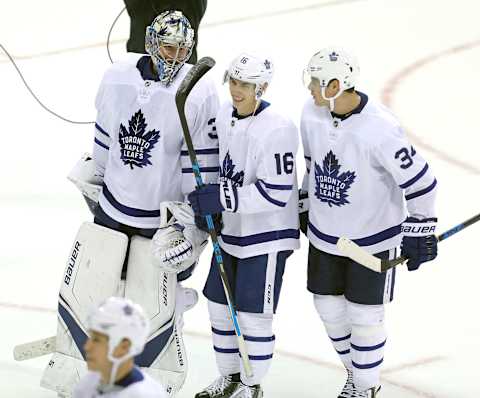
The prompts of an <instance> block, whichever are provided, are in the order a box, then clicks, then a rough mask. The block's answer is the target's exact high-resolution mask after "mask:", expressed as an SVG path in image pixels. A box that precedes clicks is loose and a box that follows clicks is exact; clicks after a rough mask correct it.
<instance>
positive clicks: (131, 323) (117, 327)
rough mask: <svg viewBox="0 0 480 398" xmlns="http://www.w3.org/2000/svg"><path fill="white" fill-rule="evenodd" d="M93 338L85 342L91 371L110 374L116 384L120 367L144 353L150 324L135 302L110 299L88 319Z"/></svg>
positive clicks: (111, 381)
mask: <svg viewBox="0 0 480 398" xmlns="http://www.w3.org/2000/svg"><path fill="white" fill-rule="evenodd" d="M88 328H89V332H90V336H89V338H88V340H87V342H86V343H85V347H84V348H85V354H86V360H87V365H88V369H90V370H92V371H97V372H100V373H102V374H109V377H110V380H109V382H110V383H113V382H114V381H115V375H116V373H117V370H118V367H119V366H120V365H121V364H122V363H124V362H125V361H127V360H129V359H131V358H133V357H134V356H135V355H138V354H140V353H141V352H142V351H143V348H144V346H145V343H146V341H147V337H148V334H149V322H148V319H147V317H146V316H145V313H144V312H143V310H142V308H141V307H140V306H139V305H137V304H134V303H133V302H132V301H130V300H128V299H125V298H120V297H110V298H109V299H107V300H106V301H104V302H103V303H102V304H101V305H100V306H99V307H98V308H97V309H96V310H94V311H93V312H92V314H91V315H90V316H89V318H88Z"/></svg>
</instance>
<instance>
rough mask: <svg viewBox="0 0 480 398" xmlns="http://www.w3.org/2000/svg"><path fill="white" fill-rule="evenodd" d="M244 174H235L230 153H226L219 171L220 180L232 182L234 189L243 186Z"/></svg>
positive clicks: (240, 172) (238, 172)
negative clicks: (225, 179) (224, 179)
mask: <svg viewBox="0 0 480 398" xmlns="http://www.w3.org/2000/svg"><path fill="white" fill-rule="evenodd" d="M244 176H245V173H244V172H243V170H242V171H237V172H235V165H234V164H233V161H232V158H231V157H230V152H227V154H226V155H225V159H223V163H222V169H221V170H220V177H221V178H228V179H229V180H232V185H233V186H234V187H241V186H243V177H244Z"/></svg>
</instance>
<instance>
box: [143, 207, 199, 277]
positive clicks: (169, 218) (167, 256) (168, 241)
mask: <svg viewBox="0 0 480 398" xmlns="http://www.w3.org/2000/svg"><path fill="white" fill-rule="evenodd" d="M207 239H208V234H206V233H205V232H203V231H200V230H199V229H198V228H197V227H196V226H195V220H194V214H193V210H192V209H191V207H190V206H189V205H188V204H186V203H182V202H162V203H161V204H160V228H159V229H158V231H157V232H156V233H155V235H154V236H153V238H152V263H153V264H154V265H156V266H157V267H159V268H161V269H162V270H163V271H165V272H171V273H179V272H182V271H185V270H186V269H187V268H189V267H190V266H192V265H193V264H194V263H195V262H196V261H197V260H198V258H199V257H200V254H201V253H202V251H203V249H204V248H205V246H206V245H207V242H208V240H207Z"/></svg>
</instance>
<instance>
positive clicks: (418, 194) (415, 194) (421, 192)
mask: <svg viewBox="0 0 480 398" xmlns="http://www.w3.org/2000/svg"><path fill="white" fill-rule="evenodd" d="M436 185H437V179H436V178H435V179H434V180H433V182H432V183H431V184H430V185H429V186H428V187H426V188H425V189H421V190H420V191H417V192H414V193H411V194H409V195H406V196H405V199H406V200H410V199H413V198H418V197H419V196H422V195H425V194H427V193H429V192H430V191H432V190H433V189H434V188H435V186H436Z"/></svg>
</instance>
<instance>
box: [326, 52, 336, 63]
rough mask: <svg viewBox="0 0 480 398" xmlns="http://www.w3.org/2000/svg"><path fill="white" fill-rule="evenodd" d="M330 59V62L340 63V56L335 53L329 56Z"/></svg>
mask: <svg viewBox="0 0 480 398" xmlns="http://www.w3.org/2000/svg"><path fill="white" fill-rule="evenodd" d="M328 57H329V58H330V61H332V62H335V61H338V54H337V53H336V52H335V51H333V52H331V53H330V54H328Z"/></svg>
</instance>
